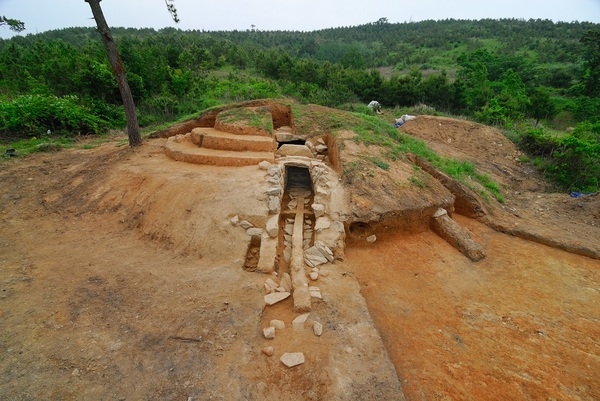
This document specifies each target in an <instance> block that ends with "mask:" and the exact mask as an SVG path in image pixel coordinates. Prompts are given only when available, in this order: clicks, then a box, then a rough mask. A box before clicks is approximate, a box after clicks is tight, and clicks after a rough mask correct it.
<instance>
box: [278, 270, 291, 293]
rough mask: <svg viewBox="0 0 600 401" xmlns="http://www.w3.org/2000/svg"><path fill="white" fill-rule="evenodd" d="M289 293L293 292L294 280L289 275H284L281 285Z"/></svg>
mask: <svg viewBox="0 0 600 401" xmlns="http://www.w3.org/2000/svg"><path fill="white" fill-rule="evenodd" d="M279 284H280V285H281V286H282V287H283V288H285V290H286V291H287V292H291V291H292V278H291V277H290V274H289V273H283V275H282V276H281V282H280V283H279Z"/></svg>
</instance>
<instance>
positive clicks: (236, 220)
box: [229, 215, 240, 226]
mask: <svg viewBox="0 0 600 401" xmlns="http://www.w3.org/2000/svg"><path fill="white" fill-rule="evenodd" d="M229 222H230V223H231V225H232V226H237V225H238V224H240V218H239V217H238V216H237V215H236V216H233V217H232V218H231V220H229Z"/></svg>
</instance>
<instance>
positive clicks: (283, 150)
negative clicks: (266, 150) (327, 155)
mask: <svg viewBox="0 0 600 401" xmlns="http://www.w3.org/2000/svg"><path fill="white" fill-rule="evenodd" d="M277 154H279V155H282V156H302V157H308V158H313V157H314V155H313V152H312V151H311V150H310V149H309V148H308V146H306V145H291V144H284V145H281V147H280V148H279V149H277Z"/></svg>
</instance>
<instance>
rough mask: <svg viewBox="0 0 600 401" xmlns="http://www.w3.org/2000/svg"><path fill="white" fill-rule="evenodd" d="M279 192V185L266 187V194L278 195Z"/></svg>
mask: <svg viewBox="0 0 600 401" xmlns="http://www.w3.org/2000/svg"><path fill="white" fill-rule="evenodd" d="M280 193H281V188H279V187H271V188H269V189H267V195H269V196H279V194H280Z"/></svg>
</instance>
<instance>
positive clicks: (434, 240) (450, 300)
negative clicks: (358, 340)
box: [347, 216, 600, 400]
mask: <svg viewBox="0 0 600 401" xmlns="http://www.w3.org/2000/svg"><path fill="white" fill-rule="evenodd" d="M455 217H456V216H455ZM456 218H457V220H458V221H459V222H460V223H461V224H462V225H463V226H465V227H468V228H469V230H470V231H471V232H472V233H473V234H474V238H475V239H476V240H477V241H479V243H481V244H484V246H485V249H486V252H487V258H486V259H484V260H483V261H480V262H477V263H473V262H470V261H469V260H468V259H467V258H465V257H464V256H462V255H461V254H460V253H458V252H457V251H456V250H454V249H453V248H451V247H450V246H449V245H448V244H447V243H445V242H444V241H443V240H441V239H440V238H439V237H437V236H436V235H435V234H432V233H431V232H425V233H421V234H417V235H412V236H398V235H388V236H381V235H380V236H379V237H380V238H379V239H378V241H377V242H375V243H374V244H365V243H364V242H361V243H355V244H350V246H349V247H348V249H347V255H348V260H349V263H350V266H351V268H352V270H353V272H354V273H355V274H356V277H357V278H358V279H359V281H360V283H361V287H362V292H363V295H364V296H365V298H366V299H367V303H368V307H369V311H370V312H371V315H372V316H373V319H374V320H375V324H376V326H377V328H378V330H379V332H380V333H381V334H382V336H383V338H384V342H385V344H386V347H387V349H388V351H389V353H390V357H391V358H392V361H393V362H394V364H395V366H396V370H397V372H398V375H399V376H400V377H401V379H402V380H403V383H404V384H403V386H404V392H405V394H406V397H407V399H409V400H426V399H439V400H457V399H460V400H482V399H486V400H540V399H548V400H551V399H554V400H596V399H600V373H599V372H600V358H599V355H600V348H599V347H600V343H599V339H600V325H599V323H600V304H599V299H600V297H599V295H600V261H598V260H593V259H589V258H585V257H580V256H576V255H572V254H568V253H566V252H563V251H559V250H556V249H552V248H549V247H546V246H543V245H539V244H535V243H532V242H528V241H525V240H522V239H519V238H514V237H509V236H506V235H504V234H500V233H497V232H495V231H492V230H491V229H489V228H488V227H486V226H484V225H482V224H480V223H477V222H474V221H472V220H469V219H466V218H460V216H458V217H456ZM373 255H377V257H374V256H373Z"/></svg>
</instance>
